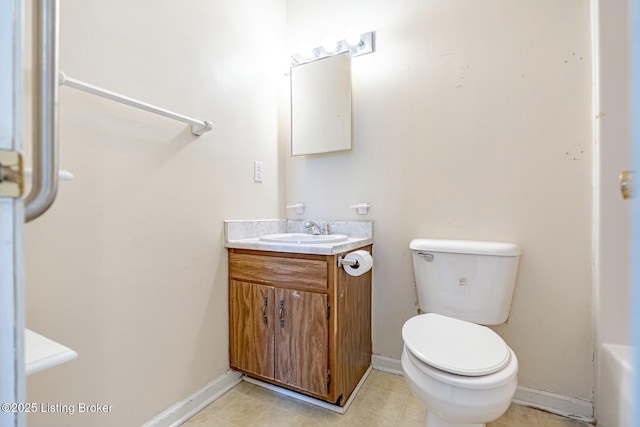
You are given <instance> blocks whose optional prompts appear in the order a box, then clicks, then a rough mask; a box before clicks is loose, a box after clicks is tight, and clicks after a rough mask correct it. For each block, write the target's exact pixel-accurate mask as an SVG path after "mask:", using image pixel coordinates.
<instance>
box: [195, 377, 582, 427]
mask: <svg viewBox="0 0 640 427" xmlns="http://www.w3.org/2000/svg"><path fill="white" fill-rule="evenodd" d="M424 418H425V409H424V407H423V406H422V404H421V403H420V402H418V400H416V399H415V398H414V397H413V396H412V395H411V393H410V392H409V388H408V387H407V385H406V383H405V382H404V378H402V377H401V376H398V375H392V374H387V373H384V372H380V371H375V370H374V371H371V374H370V375H369V377H368V378H367V380H366V381H365V383H364V384H363V387H362V388H361V389H360V392H359V393H358V395H357V396H356V398H355V399H354V401H353V403H352V405H351V407H350V408H349V410H348V411H347V413H346V414H344V415H340V414H337V413H335V412H332V411H329V410H326V409H322V408H319V407H317V406H313V405H310V404H308V403H304V402H301V401H299V400H296V399H293V398H290V397H286V396H284V395H282V394H279V393H276V392H273V391H270V390H267V389H265V388H262V387H259V386H256V385H253V384H250V383H248V382H246V381H242V382H241V383H240V384H238V385H237V386H235V387H234V388H233V389H231V390H230V391H228V392H227V393H225V394H224V395H223V396H222V397H220V398H219V399H218V400H216V401H215V402H213V403H212V404H210V405H209V406H207V407H206V408H204V409H203V410H202V411H200V412H199V413H198V414H196V415H195V416H194V417H192V418H191V419H189V420H188V421H187V422H186V423H184V424H182V427H304V426H350V427H360V426H362V427H387V426H395V427H424ZM524 426H527V427H587V426H588V424H583V423H580V422H577V421H574V420H569V419H566V418H562V417H559V416H557V415H552V414H549V413H546V412H542V411H537V410H534V409H530V408H525V407H522V406H518V405H511V407H510V408H509V410H508V411H507V413H506V414H504V416H502V418H500V419H499V420H496V421H494V422H492V423H489V424H488V426H487V427H524Z"/></svg>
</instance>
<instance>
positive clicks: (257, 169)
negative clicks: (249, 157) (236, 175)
mask: <svg viewBox="0 0 640 427" xmlns="http://www.w3.org/2000/svg"><path fill="white" fill-rule="evenodd" d="M253 180H254V181H255V182H262V162H259V161H257V160H256V161H254V162H253Z"/></svg>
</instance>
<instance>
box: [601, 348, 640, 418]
mask: <svg viewBox="0 0 640 427" xmlns="http://www.w3.org/2000/svg"><path fill="white" fill-rule="evenodd" d="M631 359H632V354H631V347H629V346H625V345H615V344H603V345H602V351H601V352H600V391H599V393H598V396H596V399H597V400H596V417H597V419H598V426H599V427H631V424H630V422H629V418H630V413H629V412H630V410H631V384H632V381H633V373H632V366H633V364H632V360H631Z"/></svg>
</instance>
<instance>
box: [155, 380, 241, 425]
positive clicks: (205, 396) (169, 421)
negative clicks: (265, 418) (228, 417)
mask: <svg viewBox="0 0 640 427" xmlns="http://www.w3.org/2000/svg"><path fill="white" fill-rule="evenodd" d="M240 381H242V375H241V374H240V373H239V372H234V371H227V372H226V373H224V374H223V375H221V376H219V377H218V378H216V379H214V380H213V381H211V382H210V383H209V384H207V385H206V386H204V387H203V388H201V389H200V390H198V391H196V392H195V393H194V394H192V395H191V396H189V397H187V398H186V399H184V400H183V401H181V402H178V403H176V404H175V405H173V406H172V407H171V408H169V409H167V410H166V411H164V412H163V413H161V414H160V415H158V416H157V417H155V418H153V419H152V420H151V421H148V422H147V423H145V424H144V425H143V426H142V427H178V426H179V425H180V424H182V423H184V422H185V421H186V420H188V419H189V418H191V417H192V416H194V415H195V414H197V413H198V412H200V410H202V409H203V408H204V407H205V406H207V405H209V404H210V403H211V402H213V401H214V400H216V399H217V398H219V397H220V396H222V395H223V394H224V393H226V392H227V391H228V390H230V389H231V388H233V387H234V386H236V385H237V384H238V383H239V382H240Z"/></svg>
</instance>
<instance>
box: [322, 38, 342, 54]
mask: <svg viewBox="0 0 640 427" xmlns="http://www.w3.org/2000/svg"><path fill="white" fill-rule="evenodd" d="M337 47H338V45H337V43H336V39H335V38H334V37H327V38H326V39H324V42H323V43H322V48H323V49H324V50H325V52H327V53H334V52H335V51H336V48H337Z"/></svg>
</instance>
